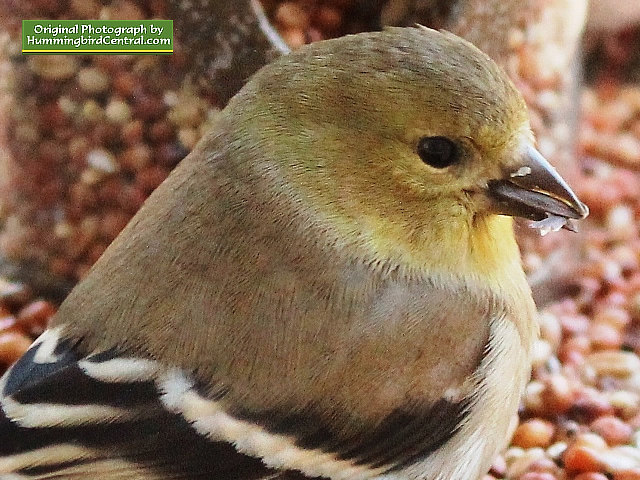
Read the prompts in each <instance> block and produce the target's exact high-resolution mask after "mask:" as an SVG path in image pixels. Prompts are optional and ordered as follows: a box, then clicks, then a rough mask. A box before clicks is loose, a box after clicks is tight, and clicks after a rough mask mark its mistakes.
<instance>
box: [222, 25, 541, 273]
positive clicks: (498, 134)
mask: <svg viewBox="0 0 640 480" xmlns="http://www.w3.org/2000/svg"><path fill="white" fill-rule="evenodd" d="M400 33H402V35H403V36H404V37H405V42H404V44H400V45H399V44H398V41H397V35H398V34H400ZM364 50H366V51H371V50H373V51H374V54H371V53H369V54H368V55H367V56H366V57H363V56H362V55H361V52H362V51H364ZM375 52H379V55H375ZM301 64H304V65H305V66H304V69H301V67H300V65H301ZM285 92H286V93H285ZM226 113H227V114H228V118H229V119H230V121H231V124H232V130H233V131H234V132H235V138H236V143H237V145H239V147H238V148H239V149H243V148H244V147H243V146H242V145H246V144H252V145H255V144H256V143H255V139H256V138H258V139H259V141H258V142H257V145H256V146H255V147H254V150H255V151H254V152H251V155H255V156H256V158H258V159H259V160H260V161H263V160H264V158H265V157H268V158H269V159H272V160H273V165H272V167H271V168H272V169H275V170H277V174H278V175H279V176H281V178H283V179H285V180H286V182H287V184H288V185H289V186H290V187H291V192H292V194H293V195H296V196H297V197H298V201H297V202H296V204H297V205H299V208H301V209H307V210H309V211H312V213H313V214H314V215H316V216H317V218H318V219H319V221H326V222H327V223H328V224H330V225H331V226H332V227H333V228H335V229H336V231H337V232H338V236H339V237H340V238H346V239H349V241H350V242H351V243H353V244H354V245H357V246H358V247H359V248H362V249H364V251H366V254H365V255H366V256H370V255H373V256H374V257H376V258H379V259H380V260H381V261H391V262H393V263H398V264H402V265H404V266H406V267H407V268H410V269H416V270H420V269H422V268H429V269H430V270H431V271H433V270H435V271H438V270H441V271H443V272H451V273H463V274H469V275H476V274H477V275H490V276H495V277H496V278H501V277H502V276H503V275H518V274H519V271H520V267H519V256H518V255H519V254H518V251H517V246H516V245H515V242H514V240H513V235H512V232H511V229H512V227H511V221H510V219H507V218H488V216H489V215H491V216H492V215H493V214H492V213H490V212H489V211H487V208H486V206H485V203H486V202H485V201H484V198H483V194H482V191H483V190H484V189H485V188H486V186H487V181H488V180H489V179H491V178H497V177H500V176H501V174H502V171H503V170H504V169H506V168H507V167H508V166H509V165H510V163H511V162H513V161H514V160H517V158H518V157H519V156H520V153H521V152H520V150H521V149H522V145H523V144H525V143H529V142H531V133H530V130H529V124H528V119H527V111H526V107H525V104H524V101H523V100H522V97H521V96H520V94H519V93H518V92H517V91H516V89H515V88H514V86H513V85H512V84H511V82H510V81H509V80H508V79H507V78H506V76H505V75H504V73H503V72H502V71H501V70H500V69H499V68H498V67H497V66H496V65H495V64H494V63H493V62H491V61H490V60H489V59H488V57H487V56H486V55H485V54H483V53H482V52H480V51H479V50H478V49H476V48H475V47H473V46H471V45H470V44H469V43H468V42H466V41H464V40H462V39H460V38H458V37H455V36H453V35H451V34H448V33H444V35H443V34H442V33H439V32H435V31H432V30H428V29H424V28H416V29H389V30H388V31H387V32H385V33H383V34H371V35H368V34H363V35H358V36H355V37H347V38H344V39H338V40H334V41H333V48H331V49H328V48H327V45H324V46H321V47H319V48H314V46H313V45H311V46H309V47H307V48H306V49H303V50H302V51H300V52H298V53H294V54H291V55H289V56H287V57H284V58H282V59H281V60H279V61H278V62H277V63H276V64H275V65H272V66H270V67H269V69H267V70H265V71H263V72H260V73H258V75H257V76H256V77H255V78H254V79H253V81H252V82H251V83H250V85H248V86H247V88H245V89H244V90H243V91H242V92H241V93H240V94H239V95H238V96H237V97H236V98H235V99H234V100H232V102H231V103H230V105H229V107H228V109H227V110H226ZM428 136H443V137H447V138H449V139H451V140H453V141H454V142H456V144H457V145H458V146H459V148H460V149H461V151H462V152H461V159H460V161H459V162H458V163H456V164H455V165H453V166H451V167H449V168H444V169H437V168H434V167H431V166H429V165H426V164H425V163H424V162H423V161H421V159H420V157H419V156H418V154H417V152H416V146H417V144H418V142H419V140H420V139H421V138H422V137H428ZM249 139H251V141H249ZM519 276H521V273H520V274H519Z"/></svg>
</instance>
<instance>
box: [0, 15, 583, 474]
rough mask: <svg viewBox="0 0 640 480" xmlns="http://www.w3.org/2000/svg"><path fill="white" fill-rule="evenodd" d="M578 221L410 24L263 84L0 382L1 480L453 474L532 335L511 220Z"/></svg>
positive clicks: (461, 57) (540, 166)
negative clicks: (514, 218) (517, 217)
mask: <svg viewBox="0 0 640 480" xmlns="http://www.w3.org/2000/svg"><path fill="white" fill-rule="evenodd" d="M586 215H587V208H586V206H585V205H584V204H582V203H581V202H580V201H579V200H578V198H577V197H576V196H575V195H574V193H573V192H572V191H571V189H570V188H569V187H568V186H567V184H566V183H565V182H564V181H563V179H562V178H561V177H560V176H559V175H558V174H557V173H556V172H555V170H554V169H553V168H552V167H551V166H550V165H549V163H547V161H546V160H545V159H544V158H543V157H542V156H541V155H540V154H539V153H538V152H537V151H536V149H535V147H534V140H533V137H532V134H531V131H530V128H529V123H528V118H527V111H526V107H525V104H524V102H523V99H522V97H521V96H520V94H519V93H518V92H517V91H516V89H515V88H514V86H513V85H512V83H511V82H510V81H509V80H508V79H507V77H506V76H505V74H504V73H503V72H502V71H501V70H500V69H499V68H498V67H497V66H496V65H495V64H494V63H493V62H492V61H491V60H490V59H489V58H488V57H487V56H486V55H484V54H483V53H482V52H480V51H479V50H478V49H476V48H475V47H474V46H472V45H471V44H470V43H468V42H466V41H464V40H462V39H460V38H458V37H456V36H454V35H452V34H450V33H446V32H437V31H434V30H429V29H426V28H391V29H388V30H386V31H383V32H375V33H363V34H358V35H352V36H347V37H343V38H339V39H335V40H329V41H324V42H318V43H315V44H312V45H309V46H306V47H304V48H301V49H300V50H299V51H297V52H295V53H291V54H289V55H287V56H283V57H282V58H280V59H278V60H277V61H276V62H274V63H272V64H270V65H268V66H266V67H264V68H263V69H262V70H260V71H259V72H258V73H257V74H256V75H254V76H253V78H252V79H251V80H250V81H249V82H248V83H247V84H246V86H245V87H244V88H243V89H242V90H241V91H240V92H239V93H238V94H237V95H236V96H235V97H234V98H233V99H232V100H231V101H230V103H229V104H228V106H227V107H226V108H225V109H224V110H223V111H222V113H221V114H220V118H219V120H218V121H217V123H216V125H215V127H214V128H213V130H212V131H211V132H210V133H209V134H208V135H206V136H205V137H204V138H203V139H202V141H201V142H200V143H199V144H198V145H197V146H196V148H195V149H194V151H193V152H192V153H191V154H189V155H188V156H187V157H186V158H185V159H184V160H183V161H182V163H181V164H180V165H179V166H178V167H177V168H176V169H175V170H174V172H173V173H172V174H171V175H170V176H169V178H168V179H167V180H166V181H165V182H164V183H163V184H162V185H161V186H160V187H159V188H158V189H157V190H156V191H155V192H154V193H153V195H152V196H151V197H150V198H149V200H148V201H147V202H146V203H145V205H144V206H143V207H142V209H141V210H140V211H139V212H138V214H137V215H136V216H135V217H134V218H133V220H132V221H131V222H130V223H129V225H128V226H127V227H126V228H125V229H124V231H123V232H122V233H121V235H120V236H119V237H118V238H117V239H116V240H115V241H114V242H113V244H112V245H111V246H110V247H109V248H108V249H107V251H106V252H105V253H104V255H103V256H102V258H100V260H99V261H98V262H97V263H96V265H95V266H94V267H93V269H92V270H91V271H90V273H89V274H88V276H87V277H86V278H85V279H84V280H83V281H82V282H81V283H80V284H79V285H78V286H77V287H76V288H75V289H74V290H73V291H72V292H71V294H70V295H69V297H68V298H67V299H66V301H65V302H64V303H63V304H62V306H61V307H60V309H59V311H58V313H57V315H56V316H55V318H54V320H53V323H52V325H51V326H50V328H49V329H48V330H47V331H46V332H45V333H44V334H43V335H42V336H41V337H40V338H39V339H38V340H37V341H36V342H35V343H34V344H33V346H32V347H31V349H30V350H29V351H28V352H27V353H26V354H25V355H24V357H23V358H22V359H21V360H19V361H18V362H17V363H16V364H15V365H14V366H13V367H12V368H11V369H10V370H9V371H8V372H7V373H6V374H5V375H4V377H3V378H2V379H1V381H0V479H1V480H23V479H54V478H55V479H81V480H87V479H92V480H93V479H101V480H112V479H154V480H155V479H157V480H161V479H162V480H169V479H209V480H217V479H220V480H222V479H225V480H249V479H265V480H266V479H270V480H271V479H286V480H294V479H295V480H302V479H307V478H324V479H331V480H365V479H384V480H401V479H421V480H475V479H477V478H478V477H479V476H481V475H482V474H484V473H485V472H486V471H487V470H488V468H489V466H490V463H491V461H492V459H493V457H494V455H495V454H496V453H497V452H498V451H499V450H500V449H501V448H502V447H503V446H504V445H505V442H506V441H507V438H506V436H507V432H508V429H509V423H510V420H511V418H512V416H513V415H514V414H515V412H516V410H517V407H518V402H519V398H520V394H521V392H522V390H523V387H524V385H525V383H526V381H527V379H528V377H529V369H530V357H531V350H532V345H533V342H534V340H535V339H536V337H537V334H538V327H537V324H536V319H535V315H536V309H535V305H534V303H533V301H532V299H531V293H530V289H529V287H528V285H527V282H526V279H525V275H524V274H523V271H522V267H521V261H520V256H519V252H518V247H517V245H516V241H515V239H514V235H513V228H512V218H511V216H520V217H525V218H528V219H531V220H534V221H538V222H541V223H542V224H545V225H544V226H547V227H550V228H559V227H561V226H566V227H570V224H569V223H568V222H569V221H570V219H580V218H583V217H585V216H586Z"/></svg>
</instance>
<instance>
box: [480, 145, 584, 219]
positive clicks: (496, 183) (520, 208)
mask: <svg viewBox="0 0 640 480" xmlns="http://www.w3.org/2000/svg"><path fill="white" fill-rule="evenodd" d="M488 190H489V196H490V197H491V198H492V199H493V201H494V208H495V213H497V214H500V215H510V216H513V217H522V218H527V219H529V220H535V221H538V222H539V221H544V220H545V219H547V218H552V219H554V218H555V219H558V217H560V218H561V219H564V223H563V224H562V227H563V228H567V229H569V230H574V225H573V224H572V222H571V220H580V219H583V218H585V217H586V216H587V215H588V214H589V208H588V207H587V206H586V205H585V204H584V203H582V202H581V201H580V200H579V199H578V197H577V196H576V194H575V193H573V191H572V190H571V188H570V187H569V185H567V183H566V182H565V181H564V179H563V178H562V177H561V176H560V175H559V174H558V172H556V170H555V168H553V166H552V165H551V164H550V163H549V162H548V161H547V160H546V159H545V158H544V157H543V156H542V155H541V154H540V152H538V151H537V150H536V149H535V148H533V147H532V146H528V147H527V149H526V152H525V155H524V156H523V158H522V162H521V163H520V164H518V165H516V166H514V167H513V168H512V170H511V171H510V172H508V173H507V175H506V176H505V178H502V179H499V180H491V181H490V182H489V183H488Z"/></svg>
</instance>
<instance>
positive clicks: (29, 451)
mask: <svg viewBox="0 0 640 480" xmlns="http://www.w3.org/2000/svg"><path fill="white" fill-rule="evenodd" d="M173 375H174V376H175V372H174V374H173ZM164 377H166V375H165V376H163V375H162V374H161V372H160V366H159V365H158V364H156V362H153V361H150V360H144V359H140V358H137V359H136V358H127V357H126V356H122V355H121V354H120V353H119V352H116V351H115V350H112V351H106V352H101V353H98V354H94V355H90V356H87V357H84V358H81V357H79V356H78V354H77V352H76V348H75V345H74V344H73V343H71V342H70V341H68V340H62V339H60V337H59V335H58V332H57V331H56V330H55V329H54V330H49V331H47V332H46V333H45V334H43V336H42V337H41V338H40V339H38V341H37V342H36V343H35V344H34V345H33V346H32V347H31V349H30V350H29V351H28V352H27V353H26V354H25V355H24V356H23V357H22V358H21V359H20V360H19V361H18V362H17V363H16V364H15V365H14V366H13V367H12V368H11V369H10V370H9V372H7V374H6V375H5V376H4V377H3V379H2V380H1V383H0V389H1V394H0V405H1V407H2V408H1V410H0V479H1V480H5V479H6V480H9V479H11V480H17V479H25V480H26V479H46V478H65V479H76V478H77V479H86V478H100V479H106V480H110V479H143V478H144V479H146V480H149V479H167V480H168V479H178V478H183V479H184V478H189V479H199V478H203V479H204V478H206V479H209V480H212V479H227V480H234V479H238V480H240V479H242V480H250V479H256V480H257V479H276V478H277V479H282V480H284V479H287V480H295V479H296V478H304V477H303V476H301V475H299V474H296V473H294V472H285V473H278V472H276V471H275V470H273V469H270V468H268V467H266V466H265V465H264V464H263V463H261V461H260V460H258V459H256V458H253V457H250V456H248V455H244V454H242V453H239V452H238V451H237V450H236V449H234V447H233V446H232V445H231V444H229V443H227V442H224V441H210V440H209V439H207V438H206V436H204V435H202V434H200V433H199V432H197V431H196V430H195V429H194V428H193V427H192V426H191V425H190V424H189V422H188V420H187V419H186V418H185V416H184V415H182V414H181V413H178V412H173V411H171V409H170V408H168V406H167V402H166V401H164V398H163V396H164V395H166V394H167V393H168V392H163V391H162V387H161V380H160V379H161V378H164ZM183 393H184V394H185V395H187V394H188V391H186V390H185V392H183ZM174 400H175V399H174Z"/></svg>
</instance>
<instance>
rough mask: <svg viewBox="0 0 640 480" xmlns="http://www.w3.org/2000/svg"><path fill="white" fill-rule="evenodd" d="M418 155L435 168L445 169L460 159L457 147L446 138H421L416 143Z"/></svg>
mask: <svg viewBox="0 0 640 480" xmlns="http://www.w3.org/2000/svg"><path fill="white" fill-rule="evenodd" d="M418 155H420V158H421V159H422V161H423V162H424V163H426V164H427V165H431V166H432V167H435V168H446V167H448V166H450V165H453V164H454V163H456V162H457V161H458V159H459V158H460V152H459V149H458V147H457V146H456V144H455V143H453V142H452V141H451V140H449V139H448V138H447V137H422V138H421V139H420V141H419V142H418Z"/></svg>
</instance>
